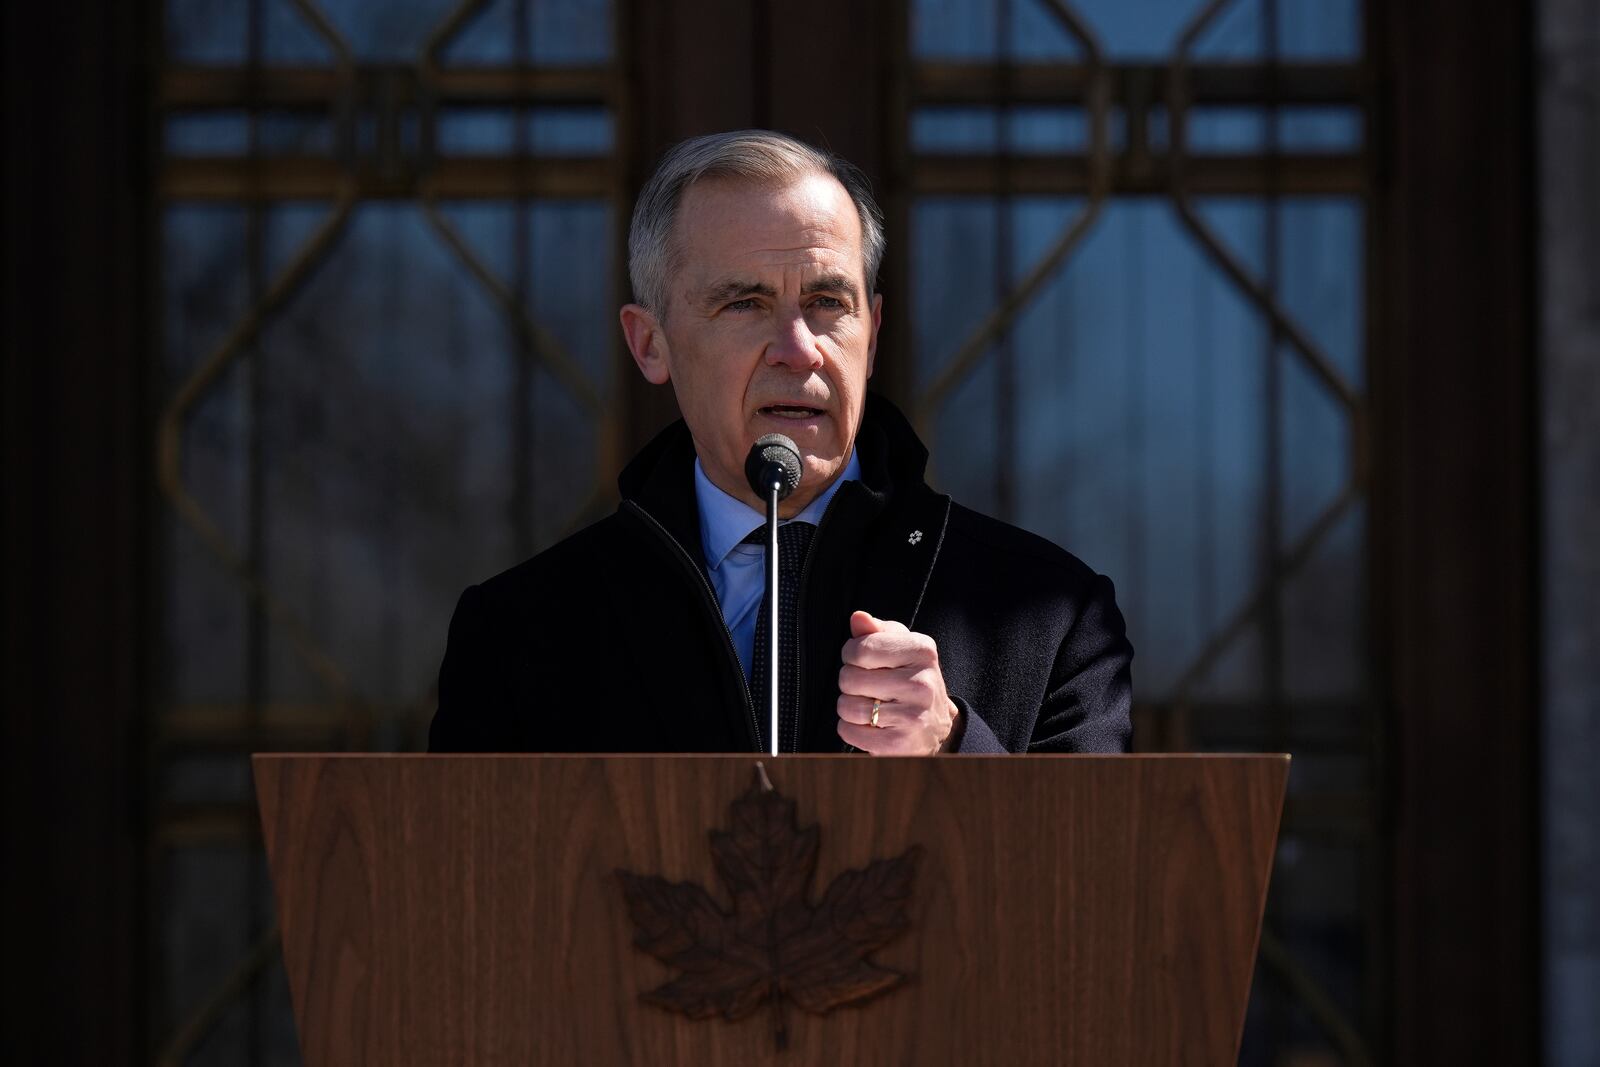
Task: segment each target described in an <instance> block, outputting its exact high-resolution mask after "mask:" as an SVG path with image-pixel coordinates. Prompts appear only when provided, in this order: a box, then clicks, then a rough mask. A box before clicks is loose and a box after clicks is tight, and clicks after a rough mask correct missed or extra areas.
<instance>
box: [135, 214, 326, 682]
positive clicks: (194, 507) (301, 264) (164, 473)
mask: <svg viewBox="0 0 1600 1067" xmlns="http://www.w3.org/2000/svg"><path fill="white" fill-rule="evenodd" d="M354 204H355V196H354V193H353V192H351V191H350V190H349V189H347V190H346V191H345V193H344V195H343V196H341V197H340V199H339V200H338V202H337V203H336V204H335V205H334V207H333V209H332V210H331V211H330V212H329V213H328V216H327V217H326V218H325V219H324V220H323V222H322V224H321V225H320V226H319V227H318V228H317V229H316V230H315V231H314V232H313V233H312V234H311V235H310V236H309V237H308V238H306V240H305V241H304V242H303V243H302V244H301V246H300V248H299V249H298V250H297V251H296V253H295V255H294V257H293V258H292V259H291V260H290V262H289V264H288V266H286V267H285V268H284V269H283V271H282V272H281V273H279V275H278V276H277V278H275V279H274V280H273V282H272V284H271V285H270V286H268V288H267V291H266V292H265V293H263V294H262V295H261V298H260V299H259V300H258V301H256V303H255V304H254V305H253V306H252V307H251V308H250V309H249V310H248V311H246V312H245V314H244V316H243V317H242V318H241V319H240V320H239V321H238V322H237V323H236V324H235V325H234V328H233V330H232V331H231V332H230V333H229V334H228V336H227V337H226V338H224V339H223V341H222V343H221V344H220V345H218V346H217V348H216V349H215V350H214V351H213V352H212V353H211V355H210V356H209V357H207V358H206V359H205V360H203V361H202V362H201V364H200V365H199V366H198V367H197V368H195V371H194V372H193V373H192V374H191V375H190V376H189V378H188V379H187V380H186V381H185V382H184V383H183V385H182V386H180V387H179V389H178V391H177V393H176V394H174V396H173V398H172V400H171V401H169V402H168V404H167V406H166V408H165V410H163V411H162V413H161V417H160V420H159V421H158V423H157V430H156V484H157V487H158V488H159V489H160V491H161V493H162V494H163V495H164V496H165V497H166V498H167V500H168V501H169V502H170V503H171V505H172V507H173V510H175V511H176V512H177V513H178V515H179V516H180V517H181V518H182V519H183V520H184V522H186V523H187V524H188V525H189V527H190V528H191V529H193V530H194V532H195V533H196V534H197V535H198V536H199V538H200V540H201V542H202V543H203V544H204V545H205V546H206V547H207V549H209V550H210V552H211V553H212V555H214V556H215V557H216V558H217V559H218V560H219V561H220V562H221V563H222V564H223V566H225V567H226V568H227V569H228V570H229V571H231V572H232V573H233V575H234V576H235V578H237V579H238V580H239V582H240V583H241V585H243V587H244V589H245V591H246V593H247V594H248V595H250V596H251V597H253V598H254V599H256V600H257V601H258V602H259V603H260V604H261V606H262V609H263V610H264V612H265V613H266V615H267V617H268V619H270V620H271V621H272V622H273V623H274V624H275V625H277V626H279V627H281V628H282V629H283V631H284V633H285V634H286V635H287V636H288V638H289V641H290V643H291V645H292V646H293V647H294V649H295V651H296V652H297V653H298V654H299V655H300V656H301V657H302V658H303V659H304V660H305V661H306V663H307V664H308V665H309V666H310V667H311V669H312V670H313V671H314V672H315V673H316V674H317V676H318V677H320V678H321V679H322V681H323V682H324V683H325V684H326V685H327V686H328V688H329V689H330V690H331V691H332V692H333V693H335V694H336V695H337V696H339V697H340V698H341V700H342V699H344V698H347V697H348V694H349V688H350V687H349V684H348V683H347V681H346V679H345V676H344V672H343V671H341V670H340V669H339V667H338V665H337V664H335V663H334V662H333V660H332V659H331V658H330V657H329V656H328V655H327V654H326V653H324V652H323V651H322V650H321V649H320V648H319V647H318V646H317V643H316V641H315V639H314V638H313V637H312V636H311V634H310V632H309V631H308V630H307V629H306V627H305V626H304V625H303V624H302V623H300V621H299V620H298V619H297V618H295V616H294V615H293V613H292V612H290V611H289V610H288V609H287V608H286V607H285V606H284V605H283V603H282V602H280V601H279V600H278V599H277V598H276V597H274V596H273V595H272V594H271V593H270V592H269V591H268V590H267V589H266V587H265V586H264V585H263V584H262V583H261V581H260V578H259V576H258V575H257V574H256V573H255V572H254V570H253V568H251V567H250V565H249V564H248V562H246V561H245V559H244V558H243V557H242V556H241V555H240V554H239V552H238V550H237V549H235V548H234V546H233V544H232V543H231V542H230V541H229V540H228V538H227V537H226V536H225V535H224V534H223V532H222V530H221V528H220V527H218V526H217V524H216V522H215V521H214V520H213V519H212V518H211V516H210V515H209V514H208V513H207V512H206V510H205V509H204V508H203V507H201V505H200V503H199V501H198V500H196V499H195V498H194V496H193V495H191V494H190V492H189V490H188V487H187V486H186V485H185V484H184V480H183V423H184V418H185V416H186V415H187V414H188V413H189V411H190V410H191V409H192V408H193V407H194V406H195V405H196V404H197V403H198V402H199V401H200V399H201V398H202V397H203V396H204V395H205V394H206V392H207V391H209V390H210V388H211V387H212V386H213V385H215V384H216V382H217V380H218V378H219V377H220V376H221V375H222V372H223V371H224V370H226V369H227V367H228V365H229V364H230V363H232V362H233V360H234V359H235V358H236V357H237V356H238V355H239V353H240V352H241V351H242V350H243V349H244V347H245V346H246V345H248V344H249V343H250V342H251V341H252V340H254V339H255V337H256V336H257V334H259V333H260V331H261V328H262V326H263V325H264V324H265V322H266V320H267V319H268V318H269V317H270V316H271V315H272V314H273V313H274V312H276V311H277V310H279V309H280V308H281V307H282V306H283V305H284V304H285V303H287V302H288V300H289V299H290V298H291V297H292V296H293V295H294V294H295V293H296V292H297V291H299V289H300V288H301V286H303V285H304V284H305V282H306V281H307V279H309V278H310V277H311V274H312V272H313V270H314V268H315V267H316V266H318V265H319V264H320V263H321V262H322V261H323V259H324V257H325V256H326V255H327V253H328V251H329V250H330V249H331V248H333V246H334V245H335V244H336V243H337V241H338V240H339V238H340V237H341V236H342V235H343V233H344V232H345V229H346V227H347V224H348V223H349V220H350V215H351V210H352V208H353V207H354Z"/></svg>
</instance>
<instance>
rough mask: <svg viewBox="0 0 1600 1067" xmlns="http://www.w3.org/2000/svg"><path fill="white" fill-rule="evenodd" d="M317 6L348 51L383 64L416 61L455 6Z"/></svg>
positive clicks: (326, 1)
mask: <svg viewBox="0 0 1600 1067" xmlns="http://www.w3.org/2000/svg"><path fill="white" fill-rule="evenodd" d="M320 6H321V8H322V10H323V12H324V13H325V14H326V16H327V19H328V21H329V22H331V23H332V24H333V26H334V28H335V29H336V30H337V31H338V33H339V35H340V36H341V37H343V38H344V40H345V42H346V43H347V45H348V46H349V48H350V50H351V51H352V52H353V53H354V54H355V55H356V56H358V57H359V58H361V59H366V60H376V61H378V62H384V63H398V62H403V61H406V60H414V59H417V58H418V57H419V56H420V55H421V54H422V51H423V47H424V45H425V44H426V43H427V40H428V37H429V36H430V35H431V34H432V33H433V31H434V29H435V28H436V27H437V26H439V24H440V23H441V22H442V21H443V20H444V19H445V17H446V16H448V15H449V13H450V11H451V9H452V8H454V7H455V3H454V2H453V0H409V2H407V3H400V4H396V3H387V4H374V3H371V2H370V0H320Z"/></svg>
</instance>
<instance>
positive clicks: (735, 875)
mask: <svg viewBox="0 0 1600 1067" xmlns="http://www.w3.org/2000/svg"><path fill="white" fill-rule="evenodd" d="M710 836H711V858H712V863H713V865H714V866H715V867H716V871H717V876H718V878H720V879H721V881H722V884H723V886H724V887H725V888H726V889H727V892H728V896H729V898H730V899H731V902H732V908H731V910H724V909H723V908H722V906H721V905H719V904H718V902H717V901H715V900H713V899H712V897H711V894H709V893H708V892H706V890H705V889H704V888H703V887H702V886H700V885H697V884H695V883H693V882H669V881H667V880H666V879H664V878H661V877H658V876H655V875H639V874H634V873H633V872H631V871H624V870H618V871H617V877H618V879H620V880H621V882H622V892H623V896H624V897H625V898H626V900H627V904H628V911H629V914H630V915H631V916H632V919H633V923H634V930H635V932H634V939H633V944H634V947H635V948H637V949H639V950H641V951H644V952H648V953H649V954H650V955H652V956H654V957H655V958H656V959H658V960H660V961H661V962H662V963H665V964H667V965H668V966H669V967H675V968H677V969H678V970H679V971H680V972H681V973H680V974H679V975H678V976H677V977H676V978H673V979H672V980H671V981H669V982H667V983H665V984H664V985H661V986H658V987H656V988H655V989H652V990H650V991H648V992H646V993H642V994H640V998H641V999H642V1000H644V1001H645V1002H646V1003H649V1004H655V1005H657V1006H659V1007H662V1008H666V1009H667V1010H669V1011H677V1012H681V1013H683V1014H684V1015H687V1016H688V1017H689V1018H691V1019H708V1018H710V1017H712V1016H713V1015H721V1016H722V1017H723V1018H725V1019H728V1020H730V1021H734V1020H738V1019H743V1018H745V1017H746V1016H748V1015H749V1014H750V1013H751V1012H753V1011H755V1010H756V1009H757V1008H758V1007H760V1006H761V1004H762V1003H763V1002H765V1001H768V1000H770V1001H771V1003H772V1013H773V1026H774V1030H773V1036H774V1038H775V1040H776V1042H777V1045H778V1047H779V1048H780V1049H781V1048H784V1047H786V1046H787V1044H788V1029H787V1026H786V1025H785V1023H784V1013H783V1004H784V1001H785V1000H793V1001H794V1002H795V1003H796V1004H798V1005H799V1006H800V1007H801V1008H803V1009H804V1010H806V1011H809V1012H812V1013H815V1014H819V1015H820V1014H824V1013H826V1012H829V1011H832V1010H833V1009H834V1008H837V1007H840V1006H842V1005H845V1004H857V1003H860V1002H862V1001H865V1000H868V999H870V998H872V997H875V996H877V995H879V994H880V993H884V992H886V991H888V990H890V989H892V988H894V987H895V986H896V985H898V984H900V982H901V981H902V980H903V979H904V977H905V976H904V975H902V974H900V973H899V972H897V971H893V970H890V969H888V968H886V967H880V966H878V965H877V964H875V963H873V962H872V961H870V960H869V959H867V956H868V955H869V954H870V953H872V952H873V951H875V950H876V949H878V948H881V947H882V946H884V945H886V944H888V943H889V942H890V941H892V940H893V939H894V938H895V937H897V936H899V935H900V934H901V933H903V932H904V931H905V930H906V928H907V927H908V926H909V925H910V921H909V919H907V917H906V904H907V903H908V902H909V900H910V899H911V882H912V879H913V878H914V877H915V874H916V861H917V857H918V856H919V855H920V854H921V852H922V849H921V847H920V846H917V845H913V846H911V847H910V848H908V849H907V850H906V851H905V852H903V853H901V854H900V855H899V856H896V857H895V858H893V859H887V860H874V861H873V862H872V863H870V864H868V865H867V866H866V867H864V868H860V869H857V870H849V871H845V872H843V873H841V874H840V875H838V877H836V878H834V880H833V881H832V883H830V884H829V886H828V888H827V890H826V891H824V892H823V894H822V899H821V900H819V901H818V902H817V903H816V904H815V905H813V904H811V903H810V902H809V901H808V900H807V897H808V894H809V890H810V888H811V879H812V876H813V874H815V872H816V866H817V840H818V831H817V827H816V826H815V825H812V826H808V827H806V828H805V829H803V830H802V829H800V827H799V825H798V824H797V823H796V821H795V803H794V801H792V800H790V799H788V798H787V797H785V796H783V795H782V794H781V793H779V792H778V791H777V790H775V789H773V788H772V787H771V785H770V784H768V783H766V777H765V774H764V773H763V769H762V768H761V766H760V765H759V764H758V765H757V770H756V773H755V778H754V780H753V781H752V782H751V784H750V788H749V789H747V790H746V791H745V792H744V793H743V794H742V795H741V796H739V797H738V798H737V799H735V800H734V801H733V803H732V804H730V805H729V806H728V829H726V830H713V831H711V835H710Z"/></svg>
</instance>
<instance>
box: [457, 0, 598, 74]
mask: <svg viewBox="0 0 1600 1067" xmlns="http://www.w3.org/2000/svg"><path fill="white" fill-rule="evenodd" d="M612 17H613V16H612V4H611V0H493V2H492V3H490V4H488V5H487V6H486V7H485V8H484V10H483V11H482V12H481V13H480V14H478V15H477V16H475V17H474V18H473V20H472V22H471V23H469V24H468V25H467V26H466V27H464V28H463V29H462V31H461V33H460V35H459V36H457V37H456V38H455V40H454V41H453V42H452V43H451V44H450V46H449V47H448V48H447V49H446V50H445V61H446V62H447V63H450V64H457V65H461V66H483V65H503V64H509V63H514V62H518V61H524V62H531V63H539V64H549V65H554V66H579V65H584V64H594V63H604V62H606V61H607V60H609V59H610V58H611V54H612V36H613V31H612Z"/></svg>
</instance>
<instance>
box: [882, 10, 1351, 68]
mask: <svg viewBox="0 0 1600 1067" xmlns="http://www.w3.org/2000/svg"><path fill="white" fill-rule="evenodd" d="M1060 2H1061V4H1062V6H1064V7H1066V8H1068V9H1069V10H1070V11H1072V12H1074V13H1076V14H1077V16H1078V18H1079V19H1080V20H1081V21H1082V22H1084V23H1085V24H1086V25H1087V26H1088V28H1089V30H1090V32H1092V33H1093V34H1094V35H1095V38H1096V39H1097V41H1098V43H1099V45H1100V48H1101V50H1102V52H1103V53H1104V54H1105V55H1106V56H1107V57H1108V58H1111V59H1117V60H1127V59H1138V60H1151V59H1162V58H1166V57H1168V56H1170V55H1171V54H1172V52H1173V51H1174V50H1175V49H1176V48H1177V46H1178V38H1179V36H1180V35H1181V34H1182V33H1183V32H1184V30H1185V29H1186V28H1187V26H1188V25H1189V23H1190V21H1191V20H1192V19H1194V18H1195V16H1196V15H1198V14H1199V13H1200V10H1201V9H1202V8H1203V7H1204V6H1205V5H1204V3H1202V2H1201V0H1140V2H1139V3H1136V4H1130V3H1126V2H1124V0H1060ZM1269 4H1270V5H1271V6H1270V8H1269V7H1268V5H1269ZM1052 6H1053V4H1052V3H1049V2H1046V0H913V2H912V5H911V42H912V54H913V55H914V56H916V57H917V58H919V59H930V60H967V61H969V62H970V61H977V60H995V59H999V58H1001V57H1002V56H1005V57H1009V58H1011V59H1015V60H1020V61H1048V60H1056V61H1061V60H1071V59H1082V58H1083V57H1084V55H1085V52H1084V49H1083V48H1082V46H1081V45H1080V44H1079V43H1078V42H1077V41H1076V39H1075V38H1074V37H1073V36H1072V35H1071V33H1070V32H1069V31H1068V30H1067V29H1066V28H1065V26H1064V25H1063V23H1062V21H1061V19H1060V18H1059V17H1057V15H1056V14H1055V13H1054V12H1052V11H1051V10H1050V9H1051V7H1052ZM1273 26H1275V27H1276V29H1275V32H1271V37H1270V38H1269V32H1270V30H1269V28H1270V27H1273ZM1272 40H1275V42H1276V54H1277V56H1278V57H1279V58H1281V59H1292V60H1322V61H1328V60H1340V59H1346V60H1347V59H1356V58H1358V57H1359V56H1360V55H1361V52H1362V45H1361V8H1360V0H1236V2H1235V3H1233V4H1230V5H1227V6H1226V7H1224V8H1223V10H1222V13H1221V14H1220V15H1218V16H1217V17H1216V18H1214V19H1213V20H1212V21H1211V22H1210V23H1209V24H1208V26H1207V27H1206V29H1205V30H1204V31H1203V32H1202V33H1201V35H1200V37H1199V39H1198V40H1197V41H1196V42H1195V47H1194V53H1193V54H1194V56H1195V58H1196V59H1197V60H1205V61H1219V60H1220V61H1227V60H1233V61H1240V60H1261V59H1265V58H1267V56H1268V55H1269V54H1270V53H1271V52H1272V49H1271V48H1270V47H1269V43H1270V42H1271V41H1272Z"/></svg>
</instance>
